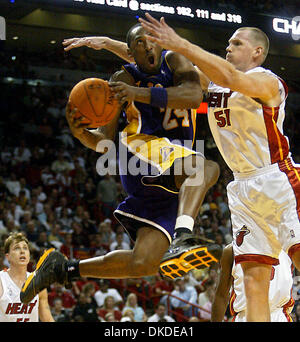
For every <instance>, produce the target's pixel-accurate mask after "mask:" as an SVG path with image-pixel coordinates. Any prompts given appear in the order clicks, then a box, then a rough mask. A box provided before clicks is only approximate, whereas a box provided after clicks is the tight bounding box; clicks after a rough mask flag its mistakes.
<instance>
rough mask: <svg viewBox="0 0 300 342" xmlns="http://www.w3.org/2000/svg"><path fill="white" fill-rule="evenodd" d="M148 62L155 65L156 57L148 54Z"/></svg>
mask: <svg viewBox="0 0 300 342" xmlns="http://www.w3.org/2000/svg"><path fill="white" fill-rule="evenodd" d="M148 62H149V64H150V65H151V66H154V62H155V58H154V56H153V55H150V56H148Z"/></svg>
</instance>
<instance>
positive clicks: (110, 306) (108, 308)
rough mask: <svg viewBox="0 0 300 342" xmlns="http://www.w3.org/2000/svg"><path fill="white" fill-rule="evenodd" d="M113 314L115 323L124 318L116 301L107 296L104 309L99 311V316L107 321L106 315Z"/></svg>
mask: <svg viewBox="0 0 300 342" xmlns="http://www.w3.org/2000/svg"><path fill="white" fill-rule="evenodd" d="M108 313H110V314H112V315H113V317H114V320H115V321H120V320H121V318H122V312H121V311H120V310H119V309H116V304H115V299H114V297H113V296H107V297H106V298H105V299H104V303H103V305H102V307H100V308H99V309H98V315H99V316H100V317H101V318H103V319H105V316H106V314H108Z"/></svg>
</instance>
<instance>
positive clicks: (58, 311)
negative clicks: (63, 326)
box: [51, 297, 70, 322]
mask: <svg viewBox="0 0 300 342" xmlns="http://www.w3.org/2000/svg"><path fill="white" fill-rule="evenodd" d="M51 313H52V317H53V319H54V321H55V322H70V317H69V315H68V313H67V311H66V310H65V309H64V308H63V306H62V300H61V298H58V297H57V298H55V299H54V301H53V307H52V308H51Z"/></svg>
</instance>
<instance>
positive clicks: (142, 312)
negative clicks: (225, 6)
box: [0, 1, 300, 322]
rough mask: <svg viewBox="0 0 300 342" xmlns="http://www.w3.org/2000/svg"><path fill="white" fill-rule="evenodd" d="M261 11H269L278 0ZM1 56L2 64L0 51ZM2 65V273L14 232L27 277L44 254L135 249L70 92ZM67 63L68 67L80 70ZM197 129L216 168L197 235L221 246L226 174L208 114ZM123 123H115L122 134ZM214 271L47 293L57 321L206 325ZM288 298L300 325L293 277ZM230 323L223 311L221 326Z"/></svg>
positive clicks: (294, 125)
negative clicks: (85, 141) (82, 135)
mask: <svg viewBox="0 0 300 342" xmlns="http://www.w3.org/2000/svg"><path fill="white" fill-rule="evenodd" d="M223 2H224V1H223ZM223 2H222V1H221V2H220V1H219V3H223ZM251 2H252V1H251ZM231 3H233V2H232V1H231ZM236 3H237V2H236ZM276 3H277V2H276ZM234 4H235V2H234ZM266 4H272V5H274V1H269V2H266ZM1 56H6V54H5V51H2V52H1ZM82 61H83V60H82ZM3 62H4V63H3V67H4V71H5V76H10V77H15V78H16V79H15V80H14V81H13V82H7V81H4V79H1V82H0V146H1V153H0V270H2V269H4V268H7V267H9V265H8V262H7V260H6V257H5V255H4V252H3V242H4V241H5V239H6V238H7V236H8V235H9V234H10V233H11V232H14V231H20V232H23V233H24V234H25V235H26V236H27V238H28V240H29V242H30V250H31V261H30V264H29V271H32V270H34V267H35V265H36V263H37V260H38V258H39V257H40V255H41V254H42V253H43V251H44V250H45V249H48V248H50V247H54V248H56V249H58V250H60V251H61V252H62V253H64V254H65V255H66V256H67V257H68V258H69V259H75V258H76V259H78V258H79V259H85V258H89V257H94V256H101V255H104V254H106V253H108V252H109V251H113V250H116V249H131V248H132V246H133V243H132V241H131V240H130V239H129V237H128V235H127V234H126V231H125V230H124V229H123V227H122V226H121V225H120V224H119V223H118V221H116V219H115V218H114V216H113V210H114V209H115V208H116V206H117V205H118V203H120V202H121V201H122V200H123V199H124V198H125V197H126V193H125V192H124V190H123V188H122V185H121V182H120V178H119V176H118V175H106V176H99V174H98V173H97V171H96V167H95V166H96V162H97V159H98V158H99V154H97V153H96V152H94V151H92V150H90V149H87V148H85V147H84V146H83V145H81V144H80V143H79V142H78V141H77V140H76V139H74V138H73V137H72V135H71V134H70V130H69V128H68V125H67V122H66V119H65V106H66V101H67V99H68V95H69V92H70V89H71V86H70V87H68V86H62V85H57V84H55V83H53V84H51V83H50V84H49V83H48V84H47V85H43V84H40V83H37V84H34V85H32V84H29V83H28V82H27V81H26V79H28V78H31V79H32V78H34V76H35V75H34V74H30V72H29V64H28V65H26V63H23V62H22V60H21V59H20V60H19V59H18V61H17V62H16V63H14V62H15V61H12V60H11V58H7V56H6V57H5V58H4V59H3ZM69 63H70V64H68V63H66V65H65V68H67V69H68V68H70V69H72V68H73V67H74V68H75V67H76V68H78V67H80V65H78V64H76V65H73V66H72V67H71V65H72V61H69ZM77 63H78V62H77ZM82 63H83V62H82ZM107 64H109V61H107ZM102 67H103V65H102ZM110 67H111V68H112V67H113V66H110ZM90 68H95V70H99V67H97V66H96V65H95V64H93V65H92V64H91V65H90V66H89V67H87V69H86V70H90ZM82 69H85V67H82ZM286 81H287V83H288V85H289V86H290V96H289V100H288V103H287V120H286V123H285V132H286V134H287V135H288V136H289V138H290V146H291V150H292V152H293V157H294V160H295V162H300V143H299V142H300V123H299V120H297V118H298V116H299V115H300V106H299V103H298V101H297V98H299V96H300V94H299V89H300V87H299V85H297V84H295V83H293V84H289V80H286ZM197 123H198V128H197V136H198V139H203V140H204V141H205V151H204V152H205V155H206V157H207V158H211V159H214V160H216V161H218V162H219V163H220V166H221V170H222V171H221V175H220V178H219V180H218V182H217V184H216V185H215V186H214V187H213V188H212V189H210V190H209V192H208V193H207V195H206V197H205V200H204V203H203V205H202V208H201V210H200V213H199V215H198V217H197V219H196V222H195V228H194V232H195V233H196V234H197V235H199V236H203V237H206V238H209V239H212V240H215V241H216V243H218V244H220V245H221V246H222V247H224V246H225V245H226V244H228V243H230V242H231V241H232V233H231V221H230V212H229V208H228V204H227V195H226V186H227V184H228V183H229V182H230V181H231V180H232V174H231V172H230V170H229V169H228V168H227V167H226V166H225V164H224V162H223V160H222V158H221V156H220V154H219V152H218V150H217V148H216V146H215V144H214V141H213V139H212V136H211V134H210V131H209V128H208V125H207V120H206V116H205V115H198V118H197ZM125 124H126V123H125V121H124V118H121V119H120V128H122V127H124V125H125ZM218 273H219V269H218V267H214V268H211V269H208V270H194V271H191V272H189V274H188V275H187V276H186V277H184V278H183V279H178V280H176V281H171V280H166V279H162V278H161V276H160V275H159V274H157V275H156V276H153V277H145V278H140V279H127V280H113V279H110V280H103V279H101V280H99V279H86V278H80V279H79V280H78V281H75V282H73V286H72V288H71V289H66V288H64V287H63V286H61V285H58V284H55V285H52V286H51V288H49V289H48V293H49V304H50V307H51V311H52V314H53V317H54V319H55V320H56V321H74V322H75V321H83V322H88V321H99V322H101V321H136V322H141V321H209V319H210V310H211V303H212V301H213V297H214V290H215V287H216V283H217V279H218ZM293 297H294V299H295V308H294V310H293V313H292V315H293V319H294V321H297V322H298V321H299V320H300V304H298V300H299V298H300V275H299V274H298V272H297V271H295V274H294V288H293ZM230 319H231V316H230V313H229V311H228V310H227V312H226V318H225V320H228V321H230Z"/></svg>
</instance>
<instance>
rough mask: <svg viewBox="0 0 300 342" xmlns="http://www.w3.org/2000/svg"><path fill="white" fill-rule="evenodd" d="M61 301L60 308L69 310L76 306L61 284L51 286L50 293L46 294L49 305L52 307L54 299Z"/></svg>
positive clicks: (69, 293) (70, 293)
mask: <svg viewBox="0 0 300 342" xmlns="http://www.w3.org/2000/svg"><path fill="white" fill-rule="evenodd" d="M57 298H59V299H61V301H62V307H63V308H64V309H68V310H71V309H73V308H74V306H75V304H76V300H75V298H74V296H73V294H72V292H71V291H70V290H66V289H65V287H64V286H62V285H61V284H53V285H51V291H49V293H48V300H49V305H50V306H51V307H53V306H54V301H55V299H57Z"/></svg>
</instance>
